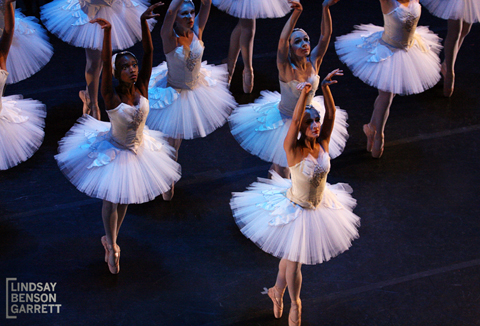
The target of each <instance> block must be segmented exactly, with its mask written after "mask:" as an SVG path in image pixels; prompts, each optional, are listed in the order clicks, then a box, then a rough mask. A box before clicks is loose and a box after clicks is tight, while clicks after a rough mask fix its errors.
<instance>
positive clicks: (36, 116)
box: [0, 95, 47, 170]
mask: <svg viewBox="0 0 480 326" xmlns="http://www.w3.org/2000/svg"><path fill="white" fill-rule="evenodd" d="M1 101H2V108H1V109H0V110H1V111H0V170H6V169H9V168H11V167H13V166H15V165H17V164H19V163H21V162H24V161H26V160H27V159H28V158H30V157H31V156H32V155H33V154H34V153H35V152H36V151H37V149H38V148H39V147H40V145H41V144H42V142H43V137H44V135H45V133H44V131H43V128H44V127H45V117H46V116H47V113H46V107H45V105H44V104H42V103H41V102H39V101H36V100H32V99H23V98H22V96H21V95H13V96H5V97H2V98H1Z"/></svg>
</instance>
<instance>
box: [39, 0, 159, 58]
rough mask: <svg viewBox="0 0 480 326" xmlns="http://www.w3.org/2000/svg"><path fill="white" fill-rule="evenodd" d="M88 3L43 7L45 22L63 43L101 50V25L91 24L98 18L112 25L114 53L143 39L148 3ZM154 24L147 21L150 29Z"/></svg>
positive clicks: (77, 0)
mask: <svg viewBox="0 0 480 326" xmlns="http://www.w3.org/2000/svg"><path fill="white" fill-rule="evenodd" d="M89 2H91V0H88V1H87V0H54V1H52V2H50V3H47V4H46V5H44V6H42V9H41V12H40V14H41V19H42V22H43V24H44V25H45V27H46V28H47V29H48V30H49V31H50V32H51V33H52V34H55V35H56V36H57V37H59V38H60V39H61V40H63V41H64V42H67V43H69V44H71V45H74V46H78V47H82V48H89V49H101V48H102V46H103V44H102V43H103V33H104V32H103V30H102V29H101V28H100V25H98V24H91V23H89V21H90V20H92V19H95V18H104V19H106V20H107V21H109V22H110V23H111V24H112V31H111V33H112V34H111V35H112V48H113V50H123V49H126V48H129V47H131V46H133V45H134V44H135V43H136V42H138V41H140V40H141V39H142V27H141V24H140V16H141V15H142V14H143V12H144V11H145V10H146V9H147V6H149V3H148V1H147V0H102V1H98V0H97V1H95V2H97V3H102V4H99V5H92V4H89ZM108 2H112V4H111V5H108V4H107V3H108ZM82 7H83V9H84V10H85V11H86V12H87V13H88V14H87V13H85V12H84V10H82ZM155 22H156V21H155V19H149V20H148V23H149V25H150V30H152V29H153V26H154V24H155Z"/></svg>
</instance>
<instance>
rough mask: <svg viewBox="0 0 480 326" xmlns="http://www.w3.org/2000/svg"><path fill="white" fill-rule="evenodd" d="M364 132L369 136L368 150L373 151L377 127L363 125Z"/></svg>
mask: <svg viewBox="0 0 480 326" xmlns="http://www.w3.org/2000/svg"><path fill="white" fill-rule="evenodd" d="M363 132H364V133H365V136H367V151H368V152H371V151H372V147H373V137H375V129H372V128H370V124H369V123H368V124H365V125H363Z"/></svg>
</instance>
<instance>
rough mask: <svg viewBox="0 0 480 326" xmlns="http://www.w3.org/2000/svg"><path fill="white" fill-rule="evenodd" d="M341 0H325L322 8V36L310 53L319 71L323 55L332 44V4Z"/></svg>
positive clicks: (311, 59) (315, 67) (316, 69)
mask: <svg viewBox="0 0 480 326" xmlns="http://www.w3.org/2000/svg"><path fill="white" fill-rule="evenodd" d="M338 1H339V0H325V1H324V2H323V5H322V6H323V9H322V23H321V25H320V38H319V39H318V44H317V45H316V46H315V48H314V49H313V50H312V52H311V54H310V61H311V62H312V65H313V66H314V69H315V71H316V72H317V73H318V71H319V69H320V65H321V64H322V61H323V57H324V56H325V53H326V52H327V50H328V45H329V44H330V38H331V36H332V16H331V15H330V6H332V5H334V4H335V3H337V2H338Z"/></svg>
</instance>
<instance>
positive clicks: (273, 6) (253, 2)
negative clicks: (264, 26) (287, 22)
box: [212, 0, 292, 19]
mask: <svg viewBox="0 0 480 326" xmlns="http://www.w3.org/2000/svg"><path fill="white" fill-rule="evenodd" d="M212 3H213V5H214V6H215V7H217V8H218V9H220V10H222V11H225V12H226V13H228V14H229V15H232V16H235V17H238V18H248V19H255V18H277V17H283V16H285V15H286V14H287V13H288V12H289V11H290V10H291V9H292V8H291V7H290V4H289V3H288V1H287V0H213V1H212Z"/></svg>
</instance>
